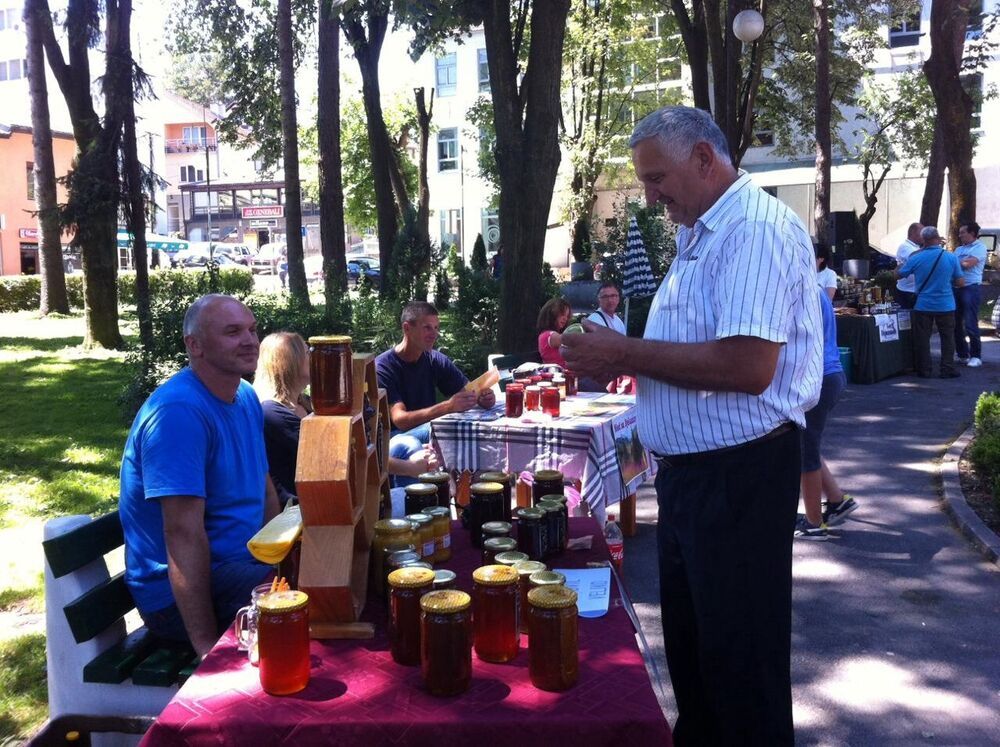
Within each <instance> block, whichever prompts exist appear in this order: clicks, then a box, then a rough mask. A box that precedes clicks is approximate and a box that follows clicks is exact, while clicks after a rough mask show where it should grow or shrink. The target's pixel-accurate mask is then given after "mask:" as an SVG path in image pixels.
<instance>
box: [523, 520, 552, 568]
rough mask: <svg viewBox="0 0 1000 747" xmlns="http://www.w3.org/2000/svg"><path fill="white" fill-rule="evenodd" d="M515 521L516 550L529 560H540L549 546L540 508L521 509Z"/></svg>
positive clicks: (546, 528)
mask: <svg viewBox="0 0 1000 747" xmlns="http://www.w3.org/2000/svg"><path fill="white" fill-rule="evenodd" d="M517 519H518V520H517V549H518V550H520V551H521V552H523V553H524V554H525V555H527V556H528V557H529V558H530V559H531V560H542V559H543V558H544V557H545V555H546V554H547V553H548V546H549V544H548V543H549V532H548V525H547V524H546V521H545V512H544V511H543V510H542V509H540V508H522V509H520V510H519V511H518V512H517Z"/></svg>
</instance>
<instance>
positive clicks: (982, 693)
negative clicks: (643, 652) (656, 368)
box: [625, 336, 1000, 745]
mask: <svg viewBox="0 0 1000 747" xmlns="http://www.w3.org/2000/svg"><path fill="white" fill-rule="evenodd" d="M983 343H984V345H983V347H984V355H983V358H984V360H985V362H986V365H985V366H984V367H983V368H980V369H968V368H965V367H964V366H963V367H961V368H960V370H961V373H962V377H961V378H960V379H954V380H941V379H917V378H914V377H912V376H903V377H896V378H893V379H889V380H887V381H883V382H880V383H878V384H875V385H872V386H851V387H849V388H848V390H847V391H846V392H845V394H844V397H843V398H842V399H841V402H840V404H839V405H838V406H837V408H836V410H835V411H834V413H833V417H832V418H831V421H830V423H829V424H828V426H827V434H826V439H825V442H824V443H825V447H826V448H825V449H824V452H825V454H826V455H827V457H828V462H829V464H830V466H831V468H832V469H833V471H834V474H835V475H837V476H838V478H839V479H840V481H841V485H842V486H843V487H844V489H845V490H847V491H848V492H850V493H851V494H853V495H854V496H855V497H856V498H857V499H858V501H859V502H860V508H859V509H858V510H857V511H855V512H854V513H853V514H852V516H851V518H850V519H848V521H847V522H846V523H844V524H843V525H841V526H840V527H838V528H837V530H836V531H837V533H838V535H839V536H838V537H836V538H834V539H831V540H829V541H827V542H807V541H802V540H796V542H795V550H794V552H795V561H794V577H795V589H794V606H793V633H792V681H793V697H794V702H795V725H796V737H797V742H798V743H799V744H804V745H805V744H809V745H811V744H822V745H912V744H939V745H996V744H998V743H1000V572H998V570H997V567H996V566H994V565H992V564H990V563H987V562H986V561H985V560H984V559H983V558H982V556H980V555H978V554H977V553H976V552H975V551H974V550H973V549H972V548H971V547H970V545H969V544H968V543H967V542H966V540H965V539H963V538H962V536H961V535H960V534H959V533H958V531H957V530H956V529H955V528H954V527H953V526H952V525H951V524H950V523H949V520H948V518H947V517H946V516H945V514H944V513H943V511H942V510H941V504H940V498H939V493H940V487H939V480H938V478H937V462H938V460H939V458H940V456H941V455H942V454H943V452H944V450H945V448H946V446H947V445H948V444H950V443H951V442H952V441H953V440H954V439H955V438H956V437H958V435H959V434H960V433H961V432H962V431H963V430H964V429H965V428H966V427H967V426H968V425H969V423H970V421H971V418H972V411H973V406H974V403H975V401H976V398H977V397H978V396H979V394H980V392H982V391H985V390H991V389H997V388H1000V340H996V339H994V338H993V337H992V336H990V337H985V336H984V339H983ZM638 518H639V522H640V531H639V535H638V536H637V537H636V538H634V539H632V540H630V541H629V542H628V543H627V544H626V557H625V565H626V583H627V584H628V587H629V590H630V592H631V594H632V596H633V600H634V601H635V603H636V609H637V612H638V613H639V616H640V619H641V620H642V624H643V628H644V630H645V631H646V635H647V637H648V638H649V642H650V645H651V647H652V649H653V651H654V654H655V655H656V657H657V658H658V660H659V667H660V672H661V673H662V674H663V676H664V678H665V679H666V684H665V687H664V689H665V691H666V697H664V698H663V700H662V704H663V706H664V709H665V711H666V713H667V715H668V718H669V719H670V721H671V722H673V720H674V718H675V717H676V706H675V705H674V702H673V698H672V695H671V693H670V685H669V679H668V678H667V677H666V664H665V662H664V660H663V658H662V657H663V642H662V631H661V630H660V626H659V609H658V597H657V593H658V592H657V588H658V586H657V572H656V555H655V521H656V497H655V494H654V493H653V491H652V490H651V488H649V487H645V488H643V490H642V491H640V495H639V505H638Z"/></svg>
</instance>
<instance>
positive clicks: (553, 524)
mask: <svg viewBox="0 0 1000 747" xmlns="http://www.w3.org/2000/svg"><path fill="white" fill-rule="evenodd" d="M535 508H538V509H541V510H542V511H544V512H545V531H546V533H547V536H548V542H547V543H546V546H545V548H546V549H545V554H546V555H558V554H559V553H561V552H562V549H563V545H564V543H565V541H566V538H565V537H563V531H564V530H563V515H562V512H563V505H562V503H560V502H559V501H544V500H543V501H539V502H538V503H536V504H535Z"/></svg>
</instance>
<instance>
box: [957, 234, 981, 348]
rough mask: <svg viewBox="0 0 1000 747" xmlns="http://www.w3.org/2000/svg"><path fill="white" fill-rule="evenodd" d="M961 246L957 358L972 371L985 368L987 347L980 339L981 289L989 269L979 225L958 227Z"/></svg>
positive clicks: (958, 249)
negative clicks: (986, 269)
mask: <svg viewBox="0 0 1000 747" xmlns="http://www.w3.org/2000/svg"><path fill="white" fill-rule="evenodd" d="M958 240H959V242H961V245H960V246H959V247H958V248H957V249H956V250H955V256H956V257H957V258H958V264H959V265H960V266H961V268H962V277H963V278H964V279H965V284H964V285H963V286H962V287H961V288H956V289H955V356H956V357H957V358H958V360H959V361H963V362H965V364H966V365H967V366H968V367H969V368H978V367H979V366H981V365H983V345H982V341H981V339H980V337H979V302H980V298H981V297H980V294H979V290H980V286H981V285H982V282H983V269H984V268H985V267H986V253H987V251H986V245H985V244H983V242H982V241H980V240H979V224H978V223H976V222H971V223H965V224H963V225H961V226H959V228H958Z"/></svg>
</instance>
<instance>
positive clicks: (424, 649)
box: [420, 590, 472, 696]
mask: <svg viewBox="0 0 1000 747" xmlns="http://www.w3.org/2000/svg"><path fill="white" fill-rule="evenodd" d="M471 605H472V597H470V596H469V595H468V594H466V593H465V592H464V591H455V590H448V591H432V592H431V593H429V594H424V595H423V597H421V599H420V610H421V611H420V670H421V674H422V675H423V678H424V686H425V687H426V688H427V692H429V693H430V694H431V695H442V696H447V695H458V694H459V693H464V692H465V691H466V690H468V689H469V683H470V682H471V681H472V614H471V613H472V610H471Z"/></svg>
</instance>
